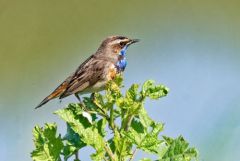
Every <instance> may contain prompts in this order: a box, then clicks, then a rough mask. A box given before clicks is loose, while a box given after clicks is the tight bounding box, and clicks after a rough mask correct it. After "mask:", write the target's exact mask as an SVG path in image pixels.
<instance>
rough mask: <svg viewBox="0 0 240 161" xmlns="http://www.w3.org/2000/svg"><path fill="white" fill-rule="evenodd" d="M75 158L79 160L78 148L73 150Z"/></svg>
mask: <svg viewBox="0 0 240 161" xmlns="http://www.w3.org/2000/svg"><path fill="white" fill-rule="evenodd" d="M75 158H76V160H79V157H78V150H77V151H76V152H75Z"/></svg>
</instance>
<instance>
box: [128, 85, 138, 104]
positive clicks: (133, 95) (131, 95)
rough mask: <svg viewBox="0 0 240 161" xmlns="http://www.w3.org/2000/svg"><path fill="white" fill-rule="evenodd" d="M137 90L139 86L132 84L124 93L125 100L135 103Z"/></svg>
mask: <svg viewBox="0 0 240 161" xmlns="http://www.w3.org/2000/svg"><path fill="white" fill-rule="evenodd" d="M138 88H139V85H138V84H133V85H132V86H131V87H130V88H129V89H128V90H127V93H126V98H127V99H131V100H133V101H136V100H137V98H138V96H139V94H138Z"/></svg>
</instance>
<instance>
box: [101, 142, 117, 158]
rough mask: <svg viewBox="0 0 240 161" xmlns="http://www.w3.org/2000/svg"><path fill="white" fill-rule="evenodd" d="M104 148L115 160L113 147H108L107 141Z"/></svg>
mask: <svg viewBox="0 0 240 161" xmlns="http://www.w3.org/2000/svg"><path fill="white" fill-rule="evenodd" d="M104 149H105V150H106V152H107V154H108V155H109V157H110V158H111V160H112V161H115V160H116V159H115V156H114V154H113V153H112V151H111V149H110V148H109V147H108V145H107V143H105V144H104Z"/></svg>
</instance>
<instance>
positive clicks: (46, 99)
mask: <svg viewBox="0 0 240 161" xmlns="http://www.w3.org/2000/svg"><path fill="white" fill-rule="evenodd" d="M49 96H51V95H49ZM49 96H47V97H46V98H44V99H43V100H42V102H40V103H39V104H38V105H37V106H36V107H35V109H37V108H39V107H41V106H42V105H44V104H46V103H47V102H48V101H50V100H51V99H52V98H51V97H49Z"/></svg>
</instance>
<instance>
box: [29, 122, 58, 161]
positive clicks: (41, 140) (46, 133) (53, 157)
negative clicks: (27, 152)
mask: <svg viewBox="0 0 240 161" xmlns="http://www.w3.org/2000/svg"><path fill="white" fill-rule="evenodd" d="M56 132H57V126H56V124H45V126H44V128H40V127H39V126H35V127H34V129H33V136H34V144H35V147H36V149H35V150H34V151H33V152H32V153H31V157H32V159H33V160H34V161H46V160H48V161H58V160H60V153H61V150H62V149H63V143H62V140H61V136H60V135H59V136H57V137H56Z"/></svg>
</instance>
